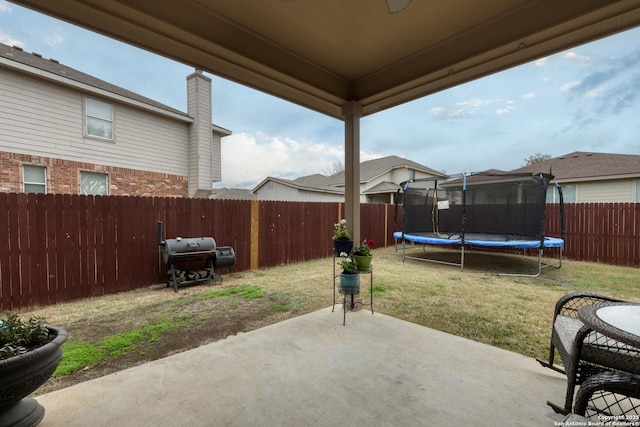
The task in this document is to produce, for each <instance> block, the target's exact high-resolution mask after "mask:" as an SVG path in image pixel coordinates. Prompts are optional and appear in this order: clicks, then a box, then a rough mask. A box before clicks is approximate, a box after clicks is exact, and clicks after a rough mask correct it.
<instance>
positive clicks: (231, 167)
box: [216, 132, 344, 188]
mask: <svg viewBox="0 0 640 427" xmlns="http://www.w3.org/2000/svg"><path fill="white" fill-rule="evenodd" d="M343 157H344V152H343V151H342V149H341V147H335V146H334V147H331V146H328V145H324V144H314V143H301V142H299V141H294V140H292V139H290V138H282V137H277V136H270V135H266V134H264V133H261V132H257V133H255V134H249V133H239V134H233V135H230V136H228V137H226V138H224V139H223V140H222V181H223V182H222V185H224V186H225V187H246V188H251V187H253V186H255V185H256V184H258V183H259V182H260V181H261V180H262V179H264V178H265V177H267V176H275V177H279V178H285V179H295V178H297V177H299V176H303V175H308V174H312V173H321V171H322V169H323V168H326V167H328V166H330V165H331V164H333V163H335V161H336V160H342V159H343ZM216 186H218V185H216Z"/></svg>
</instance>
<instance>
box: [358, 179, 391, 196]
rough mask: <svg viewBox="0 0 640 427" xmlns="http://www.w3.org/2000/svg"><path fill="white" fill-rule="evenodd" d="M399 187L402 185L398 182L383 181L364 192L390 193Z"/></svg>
mask: <svg viewBox="0 0 640 427" xmlns="http://www.w3.org/2000/svg"><path fill="white" fill-rule="evenodd" d="M399 188H400V185H399V184H396V183H395V182H389V181H383V182H381V183H380V184H377V185H374V186H373V187H371V188H369V189H368V190H367V191H365V192H364V193H363V194H378V193H384V194H388V193H392V192H394V191H397V190H398V189H399Z"/></svg>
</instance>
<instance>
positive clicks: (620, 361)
mask: <svg viewBox="0 0 640 427" xmlns="http://www.w3.org/2000/svg"><path fill="white" fill-rule="evenodd" d="M602 302H621V300H619V299H615V298H610V297H606V296H602V295H596V294H590V293H582V292H575V293H571V294H568V295H565V296H563V297H562V298H560V299H559V300H558V302H557V303H556V307H555V310H554V314H553V327H552V330H551V345H550V350H549V360H548V361H544V360H541V359H538V362H540V364H541V365H542V366H545V367H548V368H551V369H553V370H555V371H558V372H561V373H563V374H566V376H567V391H566V396H565V402H564V405H563V406H560V405H556V404H554V403H552V402H547V403H548V404H549V406H551V407H552V408H553V409H554V411H556V412H558V413H562V414H565V415H566V414H569V413H570V412H571V406H572V404H573V395H574V392H575V387H576V385H580V384H582V383H583V382H584V381H585V380H586V379H587V378H589V377H591V376H592V375H595V374H598V373H600V372H603V371H612V370H614V371H615V370H620V371H627V372H634V373H638V374H640V350H638V349H637V348H635V347H632V346H629V345H627V344H623V343H620V342H618V341H616V340H613V339H611V338H609V337H607V336H605V335H602V334H600V333H597V332H594V331H592V330H591V329H590V328H589V327H587V326H585V325H584V324H583V323H582V322H581V321H580V319H578V310H579V309H580V308H581V307H584V306H587V305H592V304H597V303H602ZM556 350H557V351H558V354H559V355H560V358H561V360H562V363H563V365H564V369H563V368H561V367H559V366H557V365H555V364H554V358H555V351H556Z"/></svg>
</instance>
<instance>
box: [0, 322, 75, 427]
mask: <svg viewBox="0 0 640 427" xmlns="http://www.w3.org/2000/svg"><path fill="white" fill-rule="evenodd" d="M48 329H49V332H50V333H51V334H55V336H56V337H55V338H54V339H53V340H52V341H50V342H48V343H46V344H45V345H43V346H41V347H38V348H36V349H35V350H31V351H28V352H26V353H24V354H20V355H18V356H13V357H10V358H8V359H2V360H0V378H2V382H0V426H1V427H9V426H10V427H22V426H35V425H37V424H38V423H39V422H40V421H42V418H43V417H44V408H43V407H42V406H41V405H40V404H39V403H38V402H37V401H36V400H35V399H32V398H29V397H26V396H28V395H29V394H31V393H32V392H33V391H35V390H36V389H37V388H38V387H40V386H41V385H42V384H44V383H45V382H46V381H47V380H48V379H49V377H51V375H52V374H53V372H54V371H55V370H56V368H57V367H58V363H60V359H62V349H61V348H60V345H62V343H63V342H65V340H66V339H67V336H68V334H67V331H65V330H64V329H62V328H54V327H51V326H49V327H48Z"/></svg>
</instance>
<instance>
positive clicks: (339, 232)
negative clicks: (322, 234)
mask: <svg viewBox="0 0 640 427" xmlns="http://www.w3.org/2000/svg"><path fill="white" fill-rule="evenodd" d="M333 249H334V251H335V252H334V253H335V254H336V255H337V256H340V254H342V253H343V252H345V253H347V254H350V253H351V250H352V249H353V240H351V235H350V234H349V230H348V229H347V220H346V219H342V220H340V222H337V223H335V224H334V225H333Z"/></svg>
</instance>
